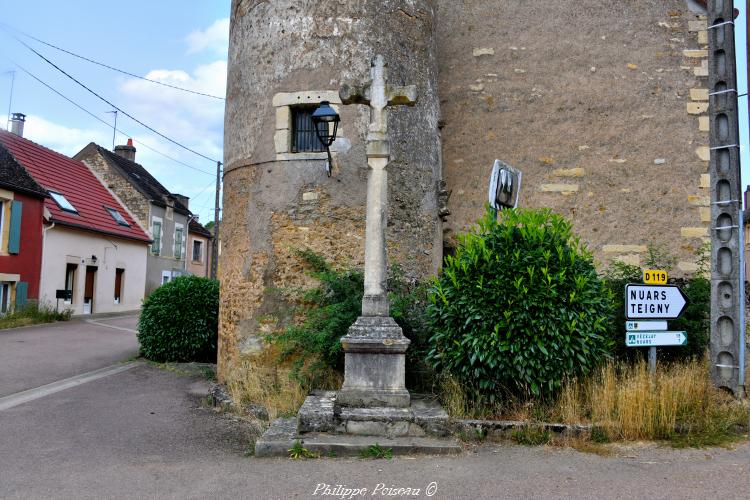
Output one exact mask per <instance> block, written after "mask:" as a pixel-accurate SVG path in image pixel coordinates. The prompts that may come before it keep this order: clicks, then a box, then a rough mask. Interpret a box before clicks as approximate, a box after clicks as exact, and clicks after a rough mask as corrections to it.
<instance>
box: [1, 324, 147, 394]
mask: <svg viewBox="0 0 750 500" xmlns="http://www.w3.org/2000/svg"><path fill="white" fill-rule="evenodd" d="M91 321H95V323H91V322H87V321H86V320H85V319H79V318H76V319H73V320H71V321H63V322H59V323H52V324H46V325H34V326H27V327H22V328H14V329H10V330H0V397H2V396H7V395H10V394H13V393H16V392H20V391H23V390H27V389H32V388H34V387H39V386H42V385H45V384H49V383H51V382H56V381H58V380H61V379H65V378H69V377H72V376H75V375H79V374H81V373H85V372H89V371H93V370H97V369H99V368H104V367H107V366H110V365H113V364H115V363H119V362H122V361H125V360H128V359H130V358H133V357H134V356H136V355H137V354H138V339H137V338H136V334H135V328H136V325H137V323H138V316H137V315H136V314H134V315H130V316H118V317H114V318H98V319H95V320H91ZM110 326H113V327H116V328H110Z"/></svg>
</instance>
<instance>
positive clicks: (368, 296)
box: [362, 156, 390, 316]
mask: <svg viewBox="0 0 750 500" xmlns="http://www.w3.org/2000/svg"><path fill="white" fill-rule="evenodd" d="M367 164H368V166H369V171H368V174H367V221H366V227H365V293H364V297H363V298H362V315H363V316H388V315H389V312H390V311H389V305H388V292H387V286H386V281H387V262H386V251H385V229H386V226H387V224H388V172H387V170H386V167H387V166H388V158H387V157H370V156H368V158H367Z"/></svg>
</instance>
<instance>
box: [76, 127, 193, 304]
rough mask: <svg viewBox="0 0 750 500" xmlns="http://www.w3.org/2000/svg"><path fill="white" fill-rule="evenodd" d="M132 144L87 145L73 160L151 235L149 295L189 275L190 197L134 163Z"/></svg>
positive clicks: (147, 286) (148, 266) (147, 279)
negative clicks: (112, 147) (112, 148)
mask: <svg viewBox="0 0 750 500" xmlns="http://www.w3.org/2000/svg"><path fill="white" fill-rule="evenodd" d="M135 153H136V148H135V147H134V146H133V141H132V140H130V139H129V140H128V143H127V145H121V146H116V147H115V151H114V152H112V151H109V150H107V149H105V148H103V147H101V146H99V145H97V144H95V143H93V142H92V143H90V144H88V145H87V146H86V147H85V148H83V149H82V150H81V151H79V152H78V153H77V154H76V155H75V156H74V157H73V158H74V159H76V160H79V161H82V162H83V163H84V164H86V166H88V167H89V168H90V169H91V170H92V171H93V172H95V173H96V174H97V175H98V176H99V177H100V178H101V179H102V181H103V182H104V183H105V184H106V185H107V187H108V188H109V189H111V190H112V191H113V192H114V193H115V194H117V196H118V197H119V198H120V199H121V200H122V201H123V203H124V204H125V205H126V206H127V207H128V209H129V210H130V211H131V213H132V214H133V215H134V216H135V218H136V220H137V221H138V223H139V224H140V225H141V227H142V228H143V229H145V230H146V231H147V232H148V234H149V235H150V236H151V239H152V243H151V248H150V252H149V256H148V264H147V273H146V295H148V294H150V293H151V292H153V291H154V290H155V289H156V288H158V287H160V286H161V285H163V284H164V283H167V282H169V281H171V280H172V278H174V277H177V276H179V275H181V274H185V273H187V272H188V270H187V267H186V266H187V259H186V240H187V234H188V221H189V220H190V217H191V215H192V214H191V213H190V210H188V198H187V197H185V196H182V195H179V194H172V193H170V192H169V191H168V190H167V189H166V188H165V187H164V186H163V185H162V184H161V183H160V182H159V181H157V180H156V179H155V178H154V176H152V175H151V174H150V173H149V172H148V170H146V169H145V168H144V167H143V166H142V165H141V164H139V163H136V162H135Z"/></svg>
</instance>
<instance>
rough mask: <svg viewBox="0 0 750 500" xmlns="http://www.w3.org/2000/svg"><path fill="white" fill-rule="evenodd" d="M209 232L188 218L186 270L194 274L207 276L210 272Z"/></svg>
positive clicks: (211, 237) (210, 237)
mask: <svg viewBox="0 0 750 500" xmlns="http://www.w3.org/2000/svg"><path fill="white" fill-rule="evenodd" d="M212 239H213V236H212V235H211V232H210V231H209V230H208V229H206V228H205V227H203V226H202V225H201V223H200V222H198V221H197V220H195V219H192V218H191V219H190V224H188V246H187V251H188V257H189V260H188V263H187V270H188V272H190V273H191V274H194V275H195V276H202V277H205V278H207V277H209V276H210V274H211V259H212V258H213V255H211V240H212Z"/></svg>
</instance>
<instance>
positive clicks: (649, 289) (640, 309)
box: [625, 284, 687, 319]
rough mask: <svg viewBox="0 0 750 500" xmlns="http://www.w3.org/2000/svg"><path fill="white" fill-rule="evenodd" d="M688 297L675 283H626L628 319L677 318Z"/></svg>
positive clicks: (626, 315) (626, 313)
mask: <svg viewBox="0 0 750 500" xmlns="http://www.w3.org/2000/svg"><path fill="white" fill-rule="evenodd" d="M686 304H687V298H686V297H685V295H684V294H683V293H682V290H680V289H679V288H678V287H676V286H674V285H633V284H630V285H626V286H625V318H626V319H675V318H677V317H678V316H679V315H680V313H682V310H683V309H685V305H686Z"/></svg>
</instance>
